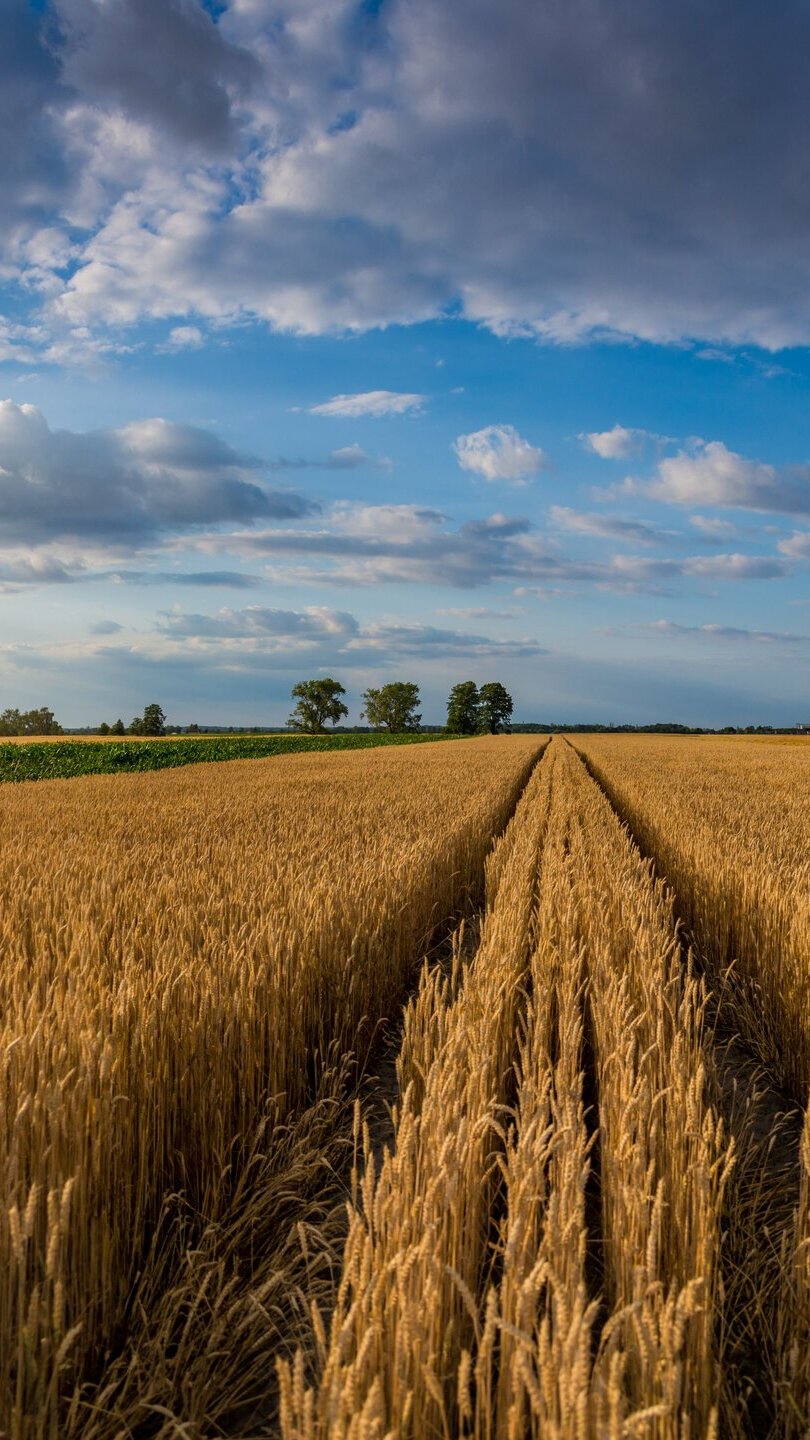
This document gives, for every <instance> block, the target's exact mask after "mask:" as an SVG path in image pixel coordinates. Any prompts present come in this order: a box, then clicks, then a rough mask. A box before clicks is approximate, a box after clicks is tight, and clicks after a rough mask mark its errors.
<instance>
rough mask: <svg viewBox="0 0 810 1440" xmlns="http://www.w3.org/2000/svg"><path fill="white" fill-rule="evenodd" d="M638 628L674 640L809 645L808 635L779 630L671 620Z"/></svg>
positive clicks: (657, 621)
mask: <svg viewBox="0 0 810 1440" xmlns="http://www.w3.org/2000/svg"><path fill="white" fill-rule="evenodd" d="M640 628H641V629H643V630H650V631H653V632H654V633H655V634H656V635H663V636H671V637H672V638H674V639H683V638H687V637H690V636H697V637H698V639H701V640H721V641H722V640H729V641H732V642H737V641H739V642H743V643H749V642H750V643H752V644H755V645H789V646H793V645H810V635H792V634H790V633H789V632H786V631H780V630H746V629H744V628H741V627H740V626H738V625H678V624H676V623H675V622H674V621H672V620H653V621H651V622H650V624H648V625H643V626H641V627H640Z"/></svg>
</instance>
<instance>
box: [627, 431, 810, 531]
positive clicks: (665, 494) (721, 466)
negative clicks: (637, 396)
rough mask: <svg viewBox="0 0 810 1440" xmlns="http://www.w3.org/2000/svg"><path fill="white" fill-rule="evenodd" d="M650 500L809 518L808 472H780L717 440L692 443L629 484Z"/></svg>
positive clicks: (797, 469)
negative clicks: (645, 479) (648, 478)
mask: <svg viewBox="0 0 810 1440" xmlns="http://www.w3.org/2000/svg"><path fill="white" fill-rule="evenodd" d="M633 485H634V486H635V488H636V489H643V490H645V491H646V493H647V494H648V495H650V496H652V498H653V499H655V500H663V501H665V502H666V503H668V504H671V505H706V506H709V505H715V506H719V507H721V508H724V509H729V510H760V511H773V512H775V513H779V514H786V515H807V514H810V472H809V471H808V470H807V468H805V469H800V468H796V469H794V470H793V471H791V472H785V471H779V470H777V468H776V466H774V465H768V464H766V463H765V462H763V461H761V460H748V459H746V458H745V457H744V456H742V455H738V454H736V453H735V452H734V451H733V450H729V449H727V447H726V446H725V445H724V444H723V442H722V441H721V440H708V441H706V440H697V441H695V442H694V445H693V447H692V449H690V450H681V451H680V452H679V453H678V454H677V455H673V456H668V457H667V458H665V459H663V460H660V461H659V462H658V467H657V477H656V479H655V480H653V481H652V482H651V483H650V484H648V485H643V484H639V483H637V482H633Z"/></svg>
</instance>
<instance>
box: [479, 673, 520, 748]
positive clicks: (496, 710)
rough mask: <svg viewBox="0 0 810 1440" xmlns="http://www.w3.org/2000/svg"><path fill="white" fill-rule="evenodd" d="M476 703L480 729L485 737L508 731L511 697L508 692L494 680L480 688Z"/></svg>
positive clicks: (510, 716)
mask: <svg viewBox="0 0 810 1440" xmlns="http://www.w3.org/2000/svg"><path fill="white" fill-rule="evenodd" d="M478 701H479V706H480V713H479V726H480V729H481V730H483V731H484V733H485V734H487V735H497V734H499V732H500V731H501V730H506V731H508V729H509V721H510V720H511V718H512V696H511V695H510V694H509V691H508V690H505V689H504V687H503V685H501V684H500V682H499V681H497V680H495V681H492V682H491V683H490V684H488V685H482V686H481V689H480V690H479V692H478Z"/></svg>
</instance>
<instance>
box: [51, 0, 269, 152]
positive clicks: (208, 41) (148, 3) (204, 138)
mask: <svg viewBox="0 0 810 1440" xmlns="http://www.w3.org/2000/svg"><path fill="white" fill-rule="evenodd" d="M56 12H57V15H58V21H59V30H60V38H61V45H60V56H61V59H62V82H63V84H64V85H65V86H66V87H68V88H69V89H70V90H72V91H73V92H75V93H76V94H77V95H80V96H81V97H82V99H83V101H84V102H85V103H87V104H88V105H90V106H93V107H94V108H96V109H100V110H107V111H109V112H111V113H112V114H114V115H125V116H127V117H128V118H129V119H131V120H133V121H135V122H138V123H141V124H144V125H146V126H148V127H150V128H154V129H156V130H159V131H160V132H161V133H162V134H163V136H164V137H165V139H166V140H168V141H169V142H170V143H171V141H174V142H176V143H177V144H178V145H180V146H182V148H183V151H184V152H186V153H187V152H188V151H189V150H190V151H191V152H192V153H195V152H196V153H197V154H202V155H203V156H205V157H210V158H221V157H227V156H229V155H231V154H232V152H233V149H234V146H235V145H236V143H237V140H238V136H239V128H240V127H239V120H238V117H237V114H236V108H237V104H238V101H239V100H240V99H244V98H245V97H246V96H247V95H248V94H249V92H250V90H251V88H252V87H253V85H254V84H257V83H258V82H259V81H260V79H261V77H262V68H261V65H260V63H259V61H258V60H257V59H256V57H255V56H254V55H252V54H251V53H250V52H249V51H248V50H247V49H245V48H244V47H243V46H241V45H238V44H233V43H231V42H230V41H229V40H228V38H227V37H226V35H225V32H224V30H223V29H222V28H221V27H220V26H218V25H214V24H213V23H212V19H211V16H210V14H209V13H207V11H206V9H205V8H204V7H203V6H202V5H200V4H198V3H197V0H112V3H105V4H102V5H99V3H98V0H56ZM178 67H179V74H178Z"/></svg>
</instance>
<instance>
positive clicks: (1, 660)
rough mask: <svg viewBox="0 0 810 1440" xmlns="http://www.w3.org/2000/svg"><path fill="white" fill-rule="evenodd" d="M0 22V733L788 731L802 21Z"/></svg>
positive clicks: (26, 1)
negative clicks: (395, 694) (25, 726)
mask: <svg viewBox="0 0 810 1440" xmlns="http://www.w3.org/2000/svg"><path fill="white" fill-rule="evenodd" d="M0 31H2V32H4V33H2V34H0V117H1V118H2V119H3V121H4V133H5V134H6V135H11V136H12V137H13V143H11V144H9V145H7V146H5V147H4V150H3V153H2V155H0V708H2V706H3V705H6V704H8V705H17V706H20V707H24V708H27V707H29V706H33V705H40V704H45V703H47V704H50V705H52V706H53V708H54V709H55V710H56V711H57V714H58V716H59V717H60V718H61V719H62V720H63V722H64V723H66V724H74V725H78V724H83V723H91V722H93V721H97V720H99V719H101V718H107V719H114V718H115V717H116V716H117V715H118V714H121V715H122V716H123V718H124V719H125V720H126V719H129V718H130V716H131V715H132V714H133V713H135V712H136V711H140V710H142V709H143V706H144V705H145V704H146V703H148V702H149V701H151V700H153V699H156V700H158V701H159V702H160V703H162V704H163V705H164V708H165V709H166V710H167V712H168V714H169V717H170V719H172V720H173V721H176V722H178V723H187V722H188V721H191V720H197V721H203V722H205V721H221V722H223V723H230V724H259V723H262V722H266V723H273V724H278V723H282V722H283V721H284V719H285V718H286V715H287V713H288V710H289V691H290V688H291V686H292V685H293V684H294V683H295V682H296V681H297V680H299V679H301V678H304V677H306V676H308V675H317V674H323V673H330V674H334V675H336V676H338V677H339V678H340V679H342V681H343V683H344V684H345V685H346V688H347V690H348V692H349V699H350V701H351V704H352V712H351V718H352V719H357V718H359V710H360V695H361V693H362V691H363V689H365V687H366V686H368V685H374V684H380V683H382V682H384V681H385V680H388V679H397V678H401V679H409V680H410V679H413V680H416V681H418V682H419V684H420V685H421V687H422V692H423V713H424V718H425V719H426V720H430V721H440V720H442V719H443V713H444V702H445V699H446V695H447V691H448V689H449V686H450V685H451V684H452V683H454V682H455V681H456V680H462V679H467V678H474V679H476V680H478V681H479V682H481V683H483V682H485V681H487V680H490V679H501V680H503V682H504V683H505V684H506V685H507V686H508V688H509V689H510V691H511V692H512V693H513V695H514V696H515V702H516V718H519V719H524V720H529V719H538V720H543V719H549V720H577V719H593V720H605V721H608V720H615V721H623V720H629V721H649V720H656V719H677V720H680V721H685V722H692V723H705V724H724V723H740V724H746V723H752V722H757V721H762V722H765V723H772V724H790V723H792V722H793V721H795V720H797V719H800V718H807V716H808V715H810V685H808V660H809V659H810V584H808V572H809V571H810V409H809V408H808V395H809V394H810V388H809V387H810V350H808V346H809V345H810V245H809V244H808V240H809V239H810V187H808V185H807V183H806V180H805V173H806V156H805V148H806V144H805V140H804V136H806V133H807V123H808V120H810V113H808V112H810V98H809V97H808V93H807V86H806V83H805V75H804V65H803V61H802V56H803V55H806V53H807V49H806V46H807V42H808V40H810V33H808V32H810V12H808V11H807V10H806V7H805V6H804V5H803V4H799V3H798V0H795V3H794V0H785V3H784V4H783V5H781V6H780V7H779V10H778V14H776V13H775V12H773V11H769V10H768V9H767V8H766V7H762V6H761V5H759V4H754V3H748V0H745V3H740V0H734V3H733V4H732V0H722V3H721V0H709V3H706V0H702V3H698V0H686V3H683V4H681V5H678V6H675V5H670V4H662V3H652V4H651V3H650V0H610V3H608V0H570V3H568V4H566V5H565V6H562V5H558V4H556V3H550V0H542V3H540V4H538V5H536V6H527V5H525V3H523V0H502V3H500V4H499V5H497V6H495V5H493V4H492V3H491V0H465V3H464V5H463V6H462V5H461V4H460V3H455V0H382V3H376V4H368V3H366V4H358V3H356V0H352V3H347V0H278V3H270V0H232V3H230V4H229V5H207V6H204V5H202V4H200V3H198V0H49V3H44V4H41V3H38V4H33V3H30V0H6V3H5V4H4V6H3V8H2V14H0Z"/></svg>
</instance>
